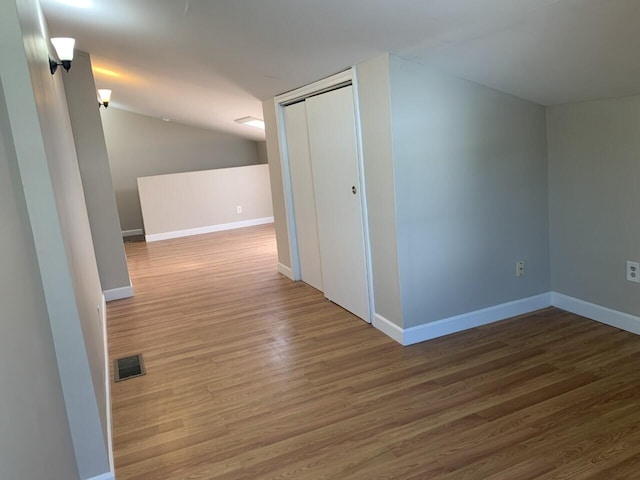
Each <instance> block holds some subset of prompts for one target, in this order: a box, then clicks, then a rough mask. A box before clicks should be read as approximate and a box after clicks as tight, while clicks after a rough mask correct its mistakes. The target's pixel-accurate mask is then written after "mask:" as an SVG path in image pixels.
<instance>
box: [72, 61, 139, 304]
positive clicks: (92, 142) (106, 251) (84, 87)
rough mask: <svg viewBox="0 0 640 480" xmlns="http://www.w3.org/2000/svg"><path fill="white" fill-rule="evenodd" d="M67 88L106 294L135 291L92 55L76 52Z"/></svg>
mask: <svg viewBox="0 0 640 480" xmlns="http://www.w3.org/2000/svg"><path fill="white" fill-rule="evenodd" d="M64 87H65V94H66V97H67V104H68V107H69V115H70V118H71V126H72V128H73V139H74V142H75V146H76V152H77V155H78V165H79V168H80V175H81V178H82V186H83V190H84V198H85V202H86V205H87V213H88V215H89V224H90V226H91V236H92V239H93V246H94V250H95V253H96V261H97V264H98V273H99V274H100V284H101V285H102V289H103V290H105V291H109V290H114V289H122V288H129V290H130V291H131V292H132V289H131V282H130V280H129V270H128V268H127V259H126V256H125V253H124V245H123V243H122V234H121V233H120V219H119V218H118V209H117V206H116V198H115V195H114V192H113V182H112V181H111V171H110V169H109V158H108V157H107V147H106V145H105V141H104V132H103V129H102V121H101V120H100V114H99V113H98V104H97V101H96V85H95V82H94V80H93V72H92V70H91V59H90V58H89V55H88V54H86V53H84V52H78V51H76V52H75V55H74V59H73V75H66V76H65V77H64Z"/></svg>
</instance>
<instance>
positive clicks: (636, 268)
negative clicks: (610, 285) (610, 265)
mask: <svg viewBox="0 0 640 480" xmlns="http://www.w3.org/2000/svg"><path fill="white" fill-rule="evenodd" d="M627 280H629V281H630V282H635V283H640V263H638V262H627Z"/></svg>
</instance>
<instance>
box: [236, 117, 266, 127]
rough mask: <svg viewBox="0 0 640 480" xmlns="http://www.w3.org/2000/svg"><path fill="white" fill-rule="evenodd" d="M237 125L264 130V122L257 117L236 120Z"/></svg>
mask: <svg viewBox="0 0 640 480" xmlns="http://www.w3.org/2000/svg"><path fill="white" fill-rule="evenodd" d="M236 123H239V124H240V125H247V126H249V127H256V128H259V129H261V130H264V120H261V119H259V118H256V117H244V118H238V119H236Z"/></svg>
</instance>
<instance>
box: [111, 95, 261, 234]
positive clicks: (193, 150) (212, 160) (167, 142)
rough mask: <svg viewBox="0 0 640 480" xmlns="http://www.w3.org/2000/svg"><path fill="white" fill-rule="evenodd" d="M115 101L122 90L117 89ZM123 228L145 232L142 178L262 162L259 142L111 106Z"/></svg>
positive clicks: (114, 173)
mask: <svg viewBox="0 0 640 480" xmlns="http://www.w3.org/2000/svg"><path fill="white" fill-rule="evenodd" d="M113 95H114V101H115V100H116V99H117V95H118V93H117V91H114V93H113ZM100 113H101V116H102V123H103V126H104V134H105V140H106V142H107V152H108V153H109V163H110V165H111V175H112V178H113V186H114V188H115V192H116V201H117V204H118V213H119V215H120V224H121V227H122V230H134V229H139V228H142V213H141V211H140V200H139V197H138V186H137V183H136V179H137V178H138V177H148V176H151V175H164V174H167V173H180V172H194V171H199V170H209V169H214V168H228V167H240V166H243V165H255V164H257V163H258V149H257V147H256V142H254V141H252V140H247V139H245V138H241V137H237V136H235V135H229V134H227V133H222V132H216V131H212V130H205V129H201V128H196V127H191V126H187V125H181V124H179V123H174V122H164V121H162V120H161V119H157V118H152V117H147V116H144V115H138V114H136V113H131V112H125V111H123V110H118V109H116V108H113V107H112V106H110V107H109V108H107V109H104V108H102V109H100Z"/></svg>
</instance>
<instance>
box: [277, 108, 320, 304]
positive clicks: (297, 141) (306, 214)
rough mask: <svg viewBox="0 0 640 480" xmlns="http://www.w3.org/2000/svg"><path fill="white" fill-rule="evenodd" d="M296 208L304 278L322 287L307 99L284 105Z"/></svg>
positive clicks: (309, 282) (299, 253)
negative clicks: (308, 131)
mask: <svg viewBox="0 0 640 480" xmlns="http://www.w3.org/2000/svg"><path fill="white" fill-rule="evenodd" d="M284 119H285V129H286V134H287V151H288V154H289V173H290V175H291V189H292V194H293V211H294V218H295V222H296V237H297V240H298V257H299V262H300V276H301V279H302V281H303V282H305V283H308V284H309V285H311V286H312V287H314V288H317V289H318V290H320V291H322V267H321V261H320V246H319V242H318V221H317V218H316V201H315V197H314V186H313V173H312V171H311V158H310V157H309V136H308V133H307V109H306V106H305V102H300V103H296V104H294V105H290V106H288V107H286V108H285V109H284Z"/></svg>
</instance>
